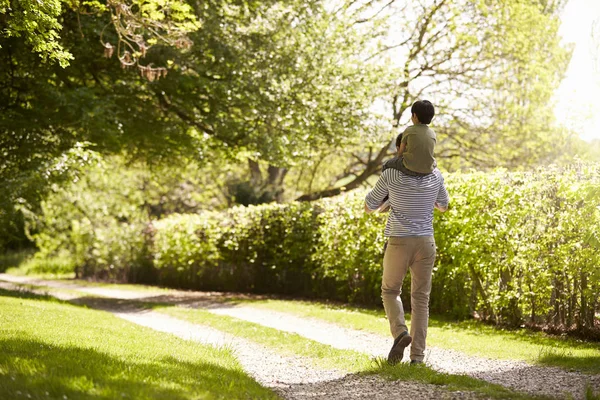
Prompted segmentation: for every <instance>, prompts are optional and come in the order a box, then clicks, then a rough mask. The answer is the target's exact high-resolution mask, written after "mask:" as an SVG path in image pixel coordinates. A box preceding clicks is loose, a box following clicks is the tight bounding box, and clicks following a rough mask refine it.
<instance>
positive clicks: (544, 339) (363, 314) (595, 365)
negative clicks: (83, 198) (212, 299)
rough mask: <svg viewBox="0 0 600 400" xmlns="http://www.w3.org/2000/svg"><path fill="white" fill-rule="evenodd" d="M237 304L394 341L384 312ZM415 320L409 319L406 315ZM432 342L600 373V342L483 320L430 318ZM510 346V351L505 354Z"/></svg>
mask: <svg viewBox="0 0 600 400" xmlns="http://www.w3.org/2000/svg"><path fill="white" fill-rule="evenodd" d="M68 282H73V283H79V284H82V285H86V286H101V287H107V288H117V289H124V290H135V291H157V290H160V291H164V292H165V293H168V291H169V289H164V288H158V287H153V286H143V285H122V284H102V283H94V282H87V281H79V280H69V281H68ZM224 301H228V302H230V303H232V304H245V305H251V306H253V307H258V308H264V309H270V310H274V311H280V312H286V313H291V314H295V315H298V316H301V317H309V318H316V319H320V320H323V321H327V322H331V323H335V324H338V325H340V326H344V327H347V328H351V329H357V330H363V331H366V332H371V333H375V334H380V335H383V336H386V337H389V335H390V334H389V325H388V323H387V320H386V318H385V314H384V312H383V310H375V309H368V308H361V307H353V306H349V305H342V304H331V303H324V302H313V301H310V302H309V301H297V300H278V299H264V300H252V299H246V298H243V299H242V298H238V299H228V300H224ZM407 319H408V320H410V315H408V314H407ZM427 342H428V344H429V345H431V346H435V347H441V348H446V349H453V350H457V351H461V352H464V353H466V354H470V355H474V356H481V357H488V358H495V359H506V360H523V361H526V362H529V363H534V364H540V365H547V366H557V367H562V368H565V369H573V370H578V371H582V372H586V373H594V374H597V373H600V343H593V342H585V341H580V340H575V339H570V338H564V337H558V336H551V335H547V334H545V333H542V332H533V331H530V330H527V329H519V330H506V329H500V328H497V327H494V326H490V325H486V324H483V323H481V322H478V321H474V320H468V321H450V320H448V319H444V318H441V317H438V316H431V317H430V323H429V329H428V338H427ZM507 347H509V348H510V351H506V349H507Z"/></svg>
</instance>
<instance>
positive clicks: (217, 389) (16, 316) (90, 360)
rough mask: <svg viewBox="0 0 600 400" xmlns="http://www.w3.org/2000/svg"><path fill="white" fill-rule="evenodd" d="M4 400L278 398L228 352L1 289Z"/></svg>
mask: <svg viewBox="0 0 600 400" xmlns="http://www.w3.org/2000/svg"><path fill="white" fill-rule="evenodd" d="M0 398H3V399H4V398H5V399H12V398H34V399H36V398H37V399H42V398H44V399H89V398H98V399H116V398H119V399H127V398H130V399H131V398H135V399H165V398H169V399H175V400H180V399H181V400H183V399H230V398H231V399H248V398H263V399H275V398H277V396H276V395H275V394H274V393H273V392H271V391H270V390H268V389H266V388H264V387H262V386H260V385H259V384H258V383H257V382H255V381H254V380H253V379H252V378H250V377H249V376H247V375H246V374H245V373H244V372H243V370H242V368H241V366H240V365H239V363H238V362H237V361H236V359H235V358H234V357H233V355H232V354H231V352H230V351H229V350H227V349H215V348H213V347H210V346H205V345H201V344H199V343H193V342H188V341H184V340H182V339H179V338H176V337H175V336H172V335H168V334H164V333H159V332H155V331H153V330H151V329H148V328H144V327H139V326H137V325H134V324H132V323H129V322H126V321H124V320H121V319H119V318H117V317H114V316H112V315H111V314H109V313H105V312H102V311H95V310H90V309H86V308H82V307H77V306H74V305H70V304H66V303H64V302H60V301H57V300H54V299H52V298H49V297H47V296H37V295H32V294H24V293H21V292H13V291H6V290H0Z"/></svg>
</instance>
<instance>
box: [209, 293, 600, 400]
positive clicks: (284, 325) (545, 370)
mask: <svg viewBox="0 0 600 400" xmlns="http://www.w3.org/2000/svg"><path fill="white" fill-rule="evenodd" d="M199 304H200V305H201V304H202V303H199ZM208 310H209V311H211V312H213V313H215V314H220V315H228V316H230V317H235V318H239V319H243V320H246V321H250V322H255V323H258V324H261V325H264V326H268V327H271V328H275V329H278V330H281V331H286V332H293V333H297V334H299V335H301V336H304V337H307V338H309V339H312V340H315V341H317V342H321V343H324V344H327V345H330V346H332V347H336V348H340V349H349V350H355V351H360V352H363V353H368V354H371V355H373V356H387V353H388V352H389V350H390V346H391V343H392V340H391V338H390V337H383V336H380V335H377V334H373V333H369V332H364V331H357V330H352V329H346V328H341V327H339V326H337V325H334V324H330V323H327V322H323V321H319V320H315V319H309V318H300V317H296V316H293V315H290V314H286V313H281V312H277V311H271V310H264V309H258V308H254V307H249V306H243V305H242V306H231V305H227V304H216V305H212V306H211V307H209V308H208ZM409 351H410V350H409V348H407V349H406V350H405V358H408V355H409ZM425 361H426V363H427V364H428V365H429V366H430V367H432V368H433V369H435V370H436V371H440V372H447V373H451V374H466V375H469V376H472V377H474V378H478V379H482V380H485V381H488V382H491V383H496V384H499V385H502V386H506V387H509V388H512V389H515V390H518V391H523V392H527V393H531V394H543V395H547V396H552V397H568V394H571V395H572V396H574V397H575V398H577V399H582V398H584V397H585V394H584V392H585V388H586V386H587V385H588V384H590V385H592V387H593V388H594V389H595V390H596V391H600V375H592V376H590V375H585V374H581V373H577V372H569V371H565V370H563V369H561V368H556V367H540V366H533V365H530V364H527V363H525V362H523V361H514V360H492V359H487V358H483V357H475V356H469V355H465V354H463V353H460V352H457V351H453V350H447V349H441V348H438V347H429V348H428V349H427V352H426V360H425Z"/></svg>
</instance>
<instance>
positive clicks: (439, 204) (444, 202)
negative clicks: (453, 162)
mask: <svg viewBox="0 0 600 400" xmlns="http://www.w3.org/2000/svg"><path fill="white" fill-rule="evenodd" d="M437 174H438V176H439V178H440V180H441V184H440V189H439V190H438V194H437V198H436V199H435V203H434V205H433V206H434V207H435V208H437V209H438V210H440V211H441V212H446V210H448V204H449V203H450V197H449V196H448V190H446V186H445V185H444V177H443V176H442V173H441V172H439V171H438V173H437Z"/></svg>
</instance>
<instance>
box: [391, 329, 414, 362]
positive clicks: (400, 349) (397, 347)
mask: <svg viewBox="0 0 600 400" xmlns="http://www.w3.org/2000/svg"><path fill="white" fill-rule="evenodd" d="M411 342H412V337H411V336H410V335H409V334H408V332H402V334H400V336H398V337H397V338H396V339H394V345H393V346H392V349H391V350H390V354H388V364H390V365H396V364H398V363H399V362H400V361H402V357H404V349H405V348H406V346H408V345H409V344H410V343H411Z"/></svg>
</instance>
